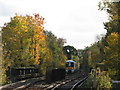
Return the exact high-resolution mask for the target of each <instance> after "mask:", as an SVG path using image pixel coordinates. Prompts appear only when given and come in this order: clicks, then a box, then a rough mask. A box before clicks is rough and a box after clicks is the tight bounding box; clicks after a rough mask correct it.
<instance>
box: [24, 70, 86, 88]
mask: <svg viewBox="0 0 120 90" xmlns="http://www.w3.org/2000/svg"><path fill="white" fill-rule="evenodd" d="M87 77H88V76H87V75H86V74H85V73H84V72H77V73H75V74H70V75H66V78H65V79H64V80H61V81H56V82H54V83H51V84H46V83H45V81H44V80H43V81H40V82H37V83H35V84H33V85H31V86H30V87H28V88H26V90H33V89H40V90H61V89H68V90H74V89H75V88H76V87H79V88H80V86H81V85H82V84H83V83H84V81H85V80H86V79H87Z"/></svg>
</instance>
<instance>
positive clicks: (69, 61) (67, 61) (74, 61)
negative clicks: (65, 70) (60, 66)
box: [66, 60, 75, 62]
mask: <svg viewBox="0 0 120 90" xmlns="http://www.w3.org/2000/svg"><path fill="white" fill-rule="evenodd" d="M66 62H75V61H73V60H67V61H66Z"/></svg>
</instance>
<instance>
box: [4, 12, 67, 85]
mask: <svg viewBox="0 0 120 90" xmlns="http://www.w3.org/2000/svg"><path fill="white" fill-rule="evenodd" d="M43 25H44V18H43V17H42V16H40V15H39V14H34V15H33V16H29V15H26V16H21V15H16V16H14V17H12V18H11V21H10V22H9V23H6V24H5V25H4V26H3V27H2V46H3V58H2V84H5V83H8V79H7V76H6V70H7V68H8V67H9V66H10V67H26V66H27V67H28V66H30V65H40V69H41V72H42V74H45V71H46V68H47V67H48V68H49V67H53V68H57V67H64V62H65V60H66V56H65V55H64V54H63V52H62V51H63V45H64V43H65V42H64V39H62V38H57V37H56V36H55V35H54V34H53V33H52V32H48V31H45V30H44V27H43Z"/></svg>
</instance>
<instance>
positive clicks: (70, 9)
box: [0, 0, 108, 49]
mask: <svg viewBox="0 0 120 90" xmlns="http://www.w3.org/2000/svg"><path fill="white" fill-rule="evenodd" d="M99 1H100V0H0V26H3V25H4V23H7V22H9V21H10V18H11V17H14V16H15V14H16V13H17V14H19V15H23V16H24V15H26V14H28V15H33V14H34V13H36V14H40V15H41V16H43V17H44V18H45V25H44V28H45V30H48V31H52V33H53V34H55V36H57V37H58V38H64V39H66V42H67V43H65V45H70V46H74V47H75V48H76V49H84V48H85V47H87V46H90V45H91V44H93V43H94V42H96V41H97V39H96V36H97V35H98V36H99V35H101V34H105V33H106V30H105V29H104V25H103V22H106V21H107V19H108V18H107V16H108V15H107V14H106V12H105V11H99V10H98V2H99Z"/></svg>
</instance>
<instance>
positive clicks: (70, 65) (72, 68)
mask: <svg viewBox="0 0 120 90" xmlns="http://www.w3.org/2000/svg"><path fill="white" fill-rule="evenodd" d="M65 65H66V67H65V71H66V73H74V72H76V71H78V64H77V63H76V62H75V61H73V60H67V61H66V64H65Z"/></svg>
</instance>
